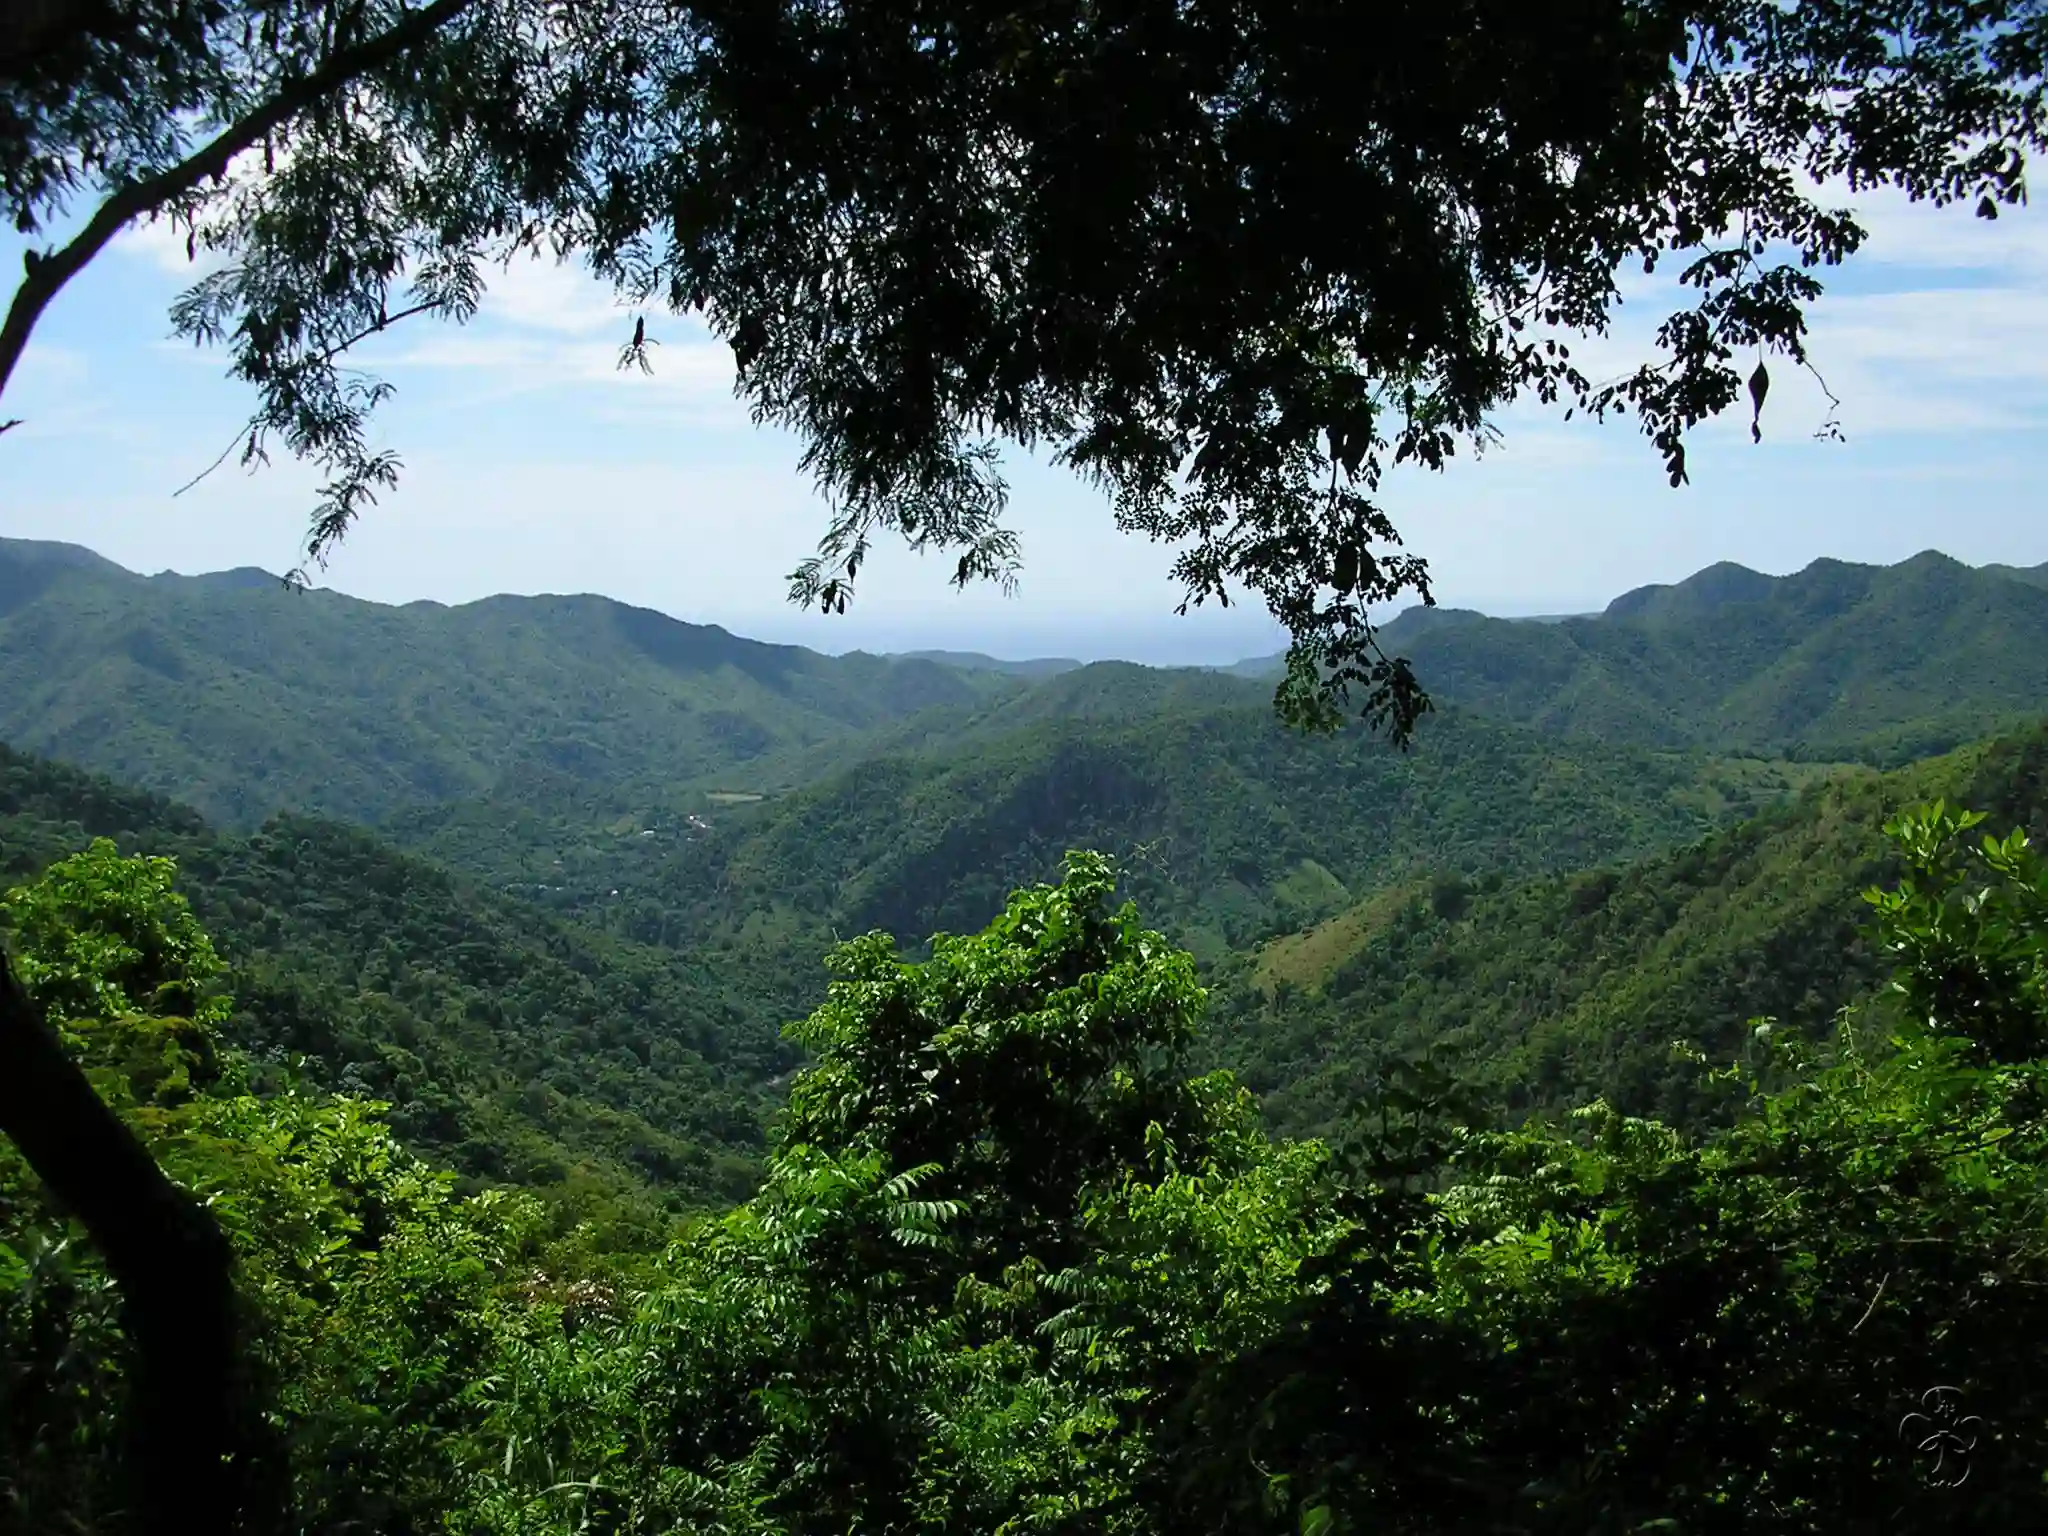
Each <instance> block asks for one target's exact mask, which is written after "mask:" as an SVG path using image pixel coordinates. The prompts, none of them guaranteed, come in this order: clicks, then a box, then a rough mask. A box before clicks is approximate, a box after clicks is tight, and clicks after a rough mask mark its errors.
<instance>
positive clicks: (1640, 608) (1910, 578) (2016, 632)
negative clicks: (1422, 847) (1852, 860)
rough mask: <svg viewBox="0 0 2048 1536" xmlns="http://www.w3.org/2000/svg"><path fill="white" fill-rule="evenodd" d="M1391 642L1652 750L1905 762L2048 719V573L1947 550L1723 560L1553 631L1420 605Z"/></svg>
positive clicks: (1557, 715) (1467, 688) (1449, 675)
mask: <svg viewBox="0 0 2048 1536" xmlns="http://www.w3.org/2000/svg"><path fill="white" fill-rule="evenodd" d="M1382 634H1383V641H1384V643H1385V644H1386V646H1387V648H1388V649H1389V651H1391V652H1394V653H1397V654H1400V655H1405V656H1407V657H1409V658H1410V659H1411V660H1412V661H1413V662H1414V664H1415V667H1416V670H1417V672H1418V673H1419V675H1420V676H1421V677H1422V679H1423V682H1424V684H1425V686H1426V687H1428V689H1429V690H1430V692H1431V694H1432V695H1433V696H1434V697H1435V698H1436V699H1437V700H1438V701H1439V702H1440V703H1444V704H1452V705H1456V706H1458V707H1459V708H1462V709H1469V710H1472V711H1475V712H1477V713H1480V714H1484V715H1487V716H1490V717H1493V718H1497V719H1503V720H1512V721H1516V722H1518V723H1522V724H1526V725H1531V726H1534V727H1536V728H1537V729H1539V730H1543V731H1546V732H1550V733H1554V734H1573V735H1588V736H1595V737H1598V738H1600V739H1602V740H1605V741H1627V742H1633V743H1637V744H1639V745H1645V746H1662V747H1682V746H1700V747H1706V748H1709V749H1711V750H1715V751H1723V752H1728V751H1739V752H1757V753H1770V754H1786V755H1790V756H1796V757H1802V758H1806V759H1809V760H1825V759H1830V758H1850V757H1854V758H1858V759H1861V760H1864V761H1868V762H1871V763H1874V764H1877V765H1880V766H1888V765H1895V764H1898V763H1903V762H1906V761H1909V760H1911V759H1912V758H1914V757H1919V756H1925V755H1928V754H1929V753H1932V752H1939V751H1945V750H1947V749H1948V748H1950V747H1953V746H1956V745H1959V744H1960V743H1962V742H1965V741H1969V740H1972V739H1974V738H1976V737H1978V736H1981V735H1983V734H1984V733H1985V732H1986V731H1988V730H1991V729H1994V728H1996V727H1997V726H1998V725H2000V724H2003V723H2012V722H2014V721H2016V720H2017V719H2019V718H2024V717H2026V716H2029V715H2031V714H2032V713H2034V712H2036V711H2038V710H2039V709H2041V708H2043V707H2048V588H2044V587H2043V585H2042V583H2041V573H2040V572H2039V571H2031V572H2029V571H2013V570H2009V569H2006V568H2000V567H1987V568H1985V569H1983V570H1974V569H1972V568H1970V567H1968V566H1965V565H1962V564H1960V563H1958V562H1957V561H1954V560H1951V559H1949V558H1948V557H1947V556H1945V555H1940V554H1935V553H1933V552H1929V553H1926V554H1922V555H1917V556H1915V557H1914V558H1913V559H1911V560H1908V561H1905V562H1904V563H1902V564H1899V565H1894V566H1871V565H1850V564H1846V563H1844V562H1842V561H1838V560H1820V561H1816V562H1814V564H1812V565H1810V566H1808V567H1807V568H1806V569H1805V570H1803V571H1801V572H1799V573H1798V574H1796V575H1792V576H1785V577H1772V576H1765V575H1761V574H1759V573H1758V572H1755V571H1751V570H1747V569H1745V568H1744V567H1741V566H1736V565H1725V564H1724V565H1717V566H1712V567H1709V568H1708V569H1706V570H1704V571H1700V572H1698V573H1697V574H1695V575H1693V576H1691V577H1689V578H1687V579H1686V580H1685V581H1682V582H1679V583H1678V584H1677V585H1675V586H1653V587H1643V588H1639V589H1638V590H1636V591H1633V592H1629V593H1625V594H1623V595H1622V596H1621V597H1618V598H1616V599H1615V600H1614V601H1613V602H1612V603H1611V604H1609V605H1608V608H1607V610H1606V612H1605V613H1603V614H1600V615H1599V616H1597V617H1591V618H1572V619H1564V620H1561V621H1556V622H1551V623H1541V624H1538V623H1530V622H1526V621H1519V620H1508V619H1490V618H1486V617H1484V616H1482V615H1480V614H1476V613H1469V612H1460V611H1454V610H1445V609H1421V608H1414V609H1410V610H1408V611H1407V612H1405V613H1403V614H1402V615H1400V617H1398V618H1397V619H1395V620H1394V621H1393V622H1391V623H1389V624H1388V625H1387V626H1386V628H1385V630H1384V631H1383V632H1382Z"/></svg>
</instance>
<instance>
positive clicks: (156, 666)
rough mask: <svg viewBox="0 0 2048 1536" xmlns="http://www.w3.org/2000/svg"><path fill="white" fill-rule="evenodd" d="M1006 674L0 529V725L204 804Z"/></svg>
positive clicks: (890, 696)
mask: <svg viewBox="0 0 2048 1536" xmlns="http://www.w3.org/2000/svg"><path fill="white" fill-rule="evenodd" d="M1021 686H1023V685H1022V684H1021V683H1020V682H1019V681H1017V680H1015V679H1012V678H1009V677H1007V676H1006V675H1004V674H1002V673H997V672H971V671H965V670H962V669H960V668H956V667H948V666H940V665H938V664H936V663H933V662H928V661H916V660H887V659H883V658H881V657H875V656H866V655H861V654H858V653H856V654H854V655H850V656H842V657H832V656H824V655H820V654H819V653H817V652H815V651H809V650H804V649H801V648H799V647H796V646H779V645H764V644H761V643H759V642H757V641H753V640H744V639H740V638H739V637H737V636H734V635H731V634H728V633H727V632H726V631H725V630H723V629H719V628H717V627H715V626H704V625H694V624H684V623H680V622H678V621H677V620H674V619H671V618H668V617H667V616H665V615H663V614H659V613H654V612H651V611H650V610H648V609H644V608H633V607H629V606H627V605H626V604H623V603H615V602H612V601H610V600H609V599H606V598H598V597H535V598H514V597H496V598H487V599H485V600H483V601H481V602H476V603H469V604H465V605H463V606H461V607H455V608H448V607H443V606H441V605H440V604H436V603H412V604H408V605H406V606H404V607H391V606H387V605H383V604H377V603H366V602H359V601H357V600H355V599H353V598H348V597H343V596H340V595H338V594H335V593H331V592H318V591H313V592H292V591H287V590H285V589H284V588H283V586H282V585H281V584H280V583H279V582H277V581H275V580H272V579H270V578H268V577H266V576H265V575H264V574H263V573H262V572H260V571H259V572H227V573H224V574H222V575H218V576H202V577H193V578H186V577H175V576H161V577H154V578H151V577H142V576H137V575H134V574H132V573H130V572H127V571H124V570H122V569H121V568H120V567H118V566H115V565H113V564H111V563H110V562H108V561H105V560H101V559H100V558H98V557H97V556H95V555H92V554H90V553H88V552H87V551H84V550H80V549H77V548H75V547H73V546H69V545H56V544H34V543H24V542H21V541H15V540H9V541H4V542H0V740H5V741H8V742H11V743H12V744H13V745H15V746H16V747H18V748H21V749H24V750H29V751H35V752H39V753H43V754H46V755H49V756H52V757H57V758H62V759H64V760H66V761H71V762H76V763H79V764H81V765H83V766H86V767H91V768H96V769H99V770H101V771H102V772H106V773H110V774H113V775H115V776H117V777H119V778H121V779H123V780H125V781H127V782H130V783H134V784H139V785H142V786H145V787H148V788H151V789H155V790H158V791H160V792H163V793H168V794H173V795H176V796H177V797H178V798H179V799H181V800H183V801H185V802H186V803H188V804H190V805H193V806H195V807H197V808H198V809H200V810H201V811H203V812H204V813H205V814H206V815H208V816H209V817H212V818H214V819H216V820H218V821H220V822H222V823H224V824H226V825H231V826H240V827H250V826H254V825H255V824H257V823H258V822H260V821H262V820H263V818H264V817H266V816H268V815H270V814H271V813H272V812H274V811H278V810H295V811H308V812H317V813H322V814H328V815H334V816H339V817H344V818H346V819H349V820H352V821H357V822H363V823H369V824H376V823H378V822H381V821H383V820H385V819H386V818H388V817H390V816H392V815H394V814H396V813H399V812H401V811H404V810H407V809H412V808H416V807H419V806H422V805H431V804H438V803H442V802H445V801H448V800H454V799H461V798H467V797H472V796H480V795H490V796H494V797H498V798H500V799H503V800H508V801H514V802H519V803H530V802H535V801H546V800H548V799H550V798H551V797H557V796H563V795H578V794H586V795H587V794H591V793H597V794H601V795H606V794H609V795H624V796H626V797H627V798H629V799H630V798H631V796H632V786H634V785H635V784H645V783H648V782H654V783H658V784H663V785H666V784H669V783H673V782H676V781H687V780H692V779H698V778H703V777H706V776H716V775H718V774H720V773H724V772H728V771H733V770H738V769H741V768H743V767H744V766H745V765H748V764H752V763H755V762H757V761H759V760H761V759H764V758H766V757H769V756H771V755H772V754H774V753H776V752H779V751H787V750H790V749H795V748H800V747H803V746H807V745H810V744H813V743H816V742H820V741H825V740H831V739H837V738H841V737H844V736H846V735H848V734H850V733H854V732H858V731H861V730H864V729H867V728H871V727H874V726H877V725H882V724H885V723H888V722H890V721H894V720H899V719H902V718H904V717H906V716H909V715H912V714H915V713H917V712H918V711H921V710H927V709H931V708H933V707H935V706H942V705H961V704H967V703H971V702H973V701H975V700H977V699H982V698H989V697H999V696H1002V695H1003V694H1004V693H1006V692H1010V691H1015V690H1016V689H1018V688H1020V687H1021Z"/></svg>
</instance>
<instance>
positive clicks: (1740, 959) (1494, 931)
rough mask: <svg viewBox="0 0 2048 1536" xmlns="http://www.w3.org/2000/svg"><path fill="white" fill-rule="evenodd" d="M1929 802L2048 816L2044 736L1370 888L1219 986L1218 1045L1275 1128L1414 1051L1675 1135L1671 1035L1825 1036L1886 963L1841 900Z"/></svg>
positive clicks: (1530, 1097) (1702, 1040)
mask: <svg viewBox="0 0 2048 1536" xmlns="http://www.w3.org/2000/svg"><path fill="white" fill-rule="evenodd" d="M1934 800H1946V801H1947V802H1948V803H1949V804H1951V805H1963V806H1973V807H1978V808H1980V809H1982V810H1983V811H1985V812H1986V813H1987V814H1988V815H1989V817H1990V820H1991V822H1992V824H1993V825H1994V826H1996V827H1998V828H1999V829H2000V830H2001V831H2002V830H2004V829H2006V828H2009V827H2014V826H2017V827H2042V826H2048V725H2043V726H2037V727H2035V728H2034V729H2032V730H2030V731H2027V732H2025V733H2022V734H2019V735H2014V736H2010V737H2006V738H2003V739H2000V740H1997V741H1993V742H1988V743H1984V744H1981V745H1977V746H1972V747H1968V748H1965V749H1963V750H1961V751H1958V752H1955V753H1952V754H1950V755H1948V756H1945V757H1941V758H1937V759H1934V760H1931V761H1928V762H1924V763H1919V764H1915V765H1913V766H1912V767H1909V768H1905V769H1900V770H1896V771H1893V772H1889V773H1871V772H1866V773H1856V774H1847V775H1837V776H1834V777H1831V778H1830V779H1828V780H1826V781H1824V782H1822V783H1819V784H1816V785H1814V786H1811V787H1810V788H1808V789H1807V790H1806V791H1804V792H1803V793H1801V794H1800V795H1798V796H1797V797H1796V798H1795V799H1794V800H1793V801H1791V802H1790V803H1789V804H1786V805H1783V806H1780V807H1777V808H1775V809H1773V810H1771V811H1769V812H1767V813H1765V814H1764V815H1762V816H1759V817H1757V818H1755V819H1753V820H1750V821H1748V822H1745V823H1743V824H1742V825H1740V826H1736V827H1731V828H1728V829H1725V830H1723V831H1718V832H1715V833H1713V834H1711V835H1710V836H1707V837H1705V838H1702V839H1700V840H1699V841H1697V842H1694V843H1691V844H1689V845H1688V846H1686V847H1683V848H1677V849H1673V850H1671V851H1668V852H1664V853H1659V854H1655V855H1652V856H1651V857H1648V858H1645V859H1642V860H1640V861H1637V862H1635V863H1632V864H1626V865H1622V864H1613V863H1609V864H1605V865H1603V866H1601V867H1589V868H1586V869H1584V870H1581V871H1578V872H1576V873H1573V874H1570V875H1565V876H1559V877H1551V878H1544V879H1537V880H1514V879H1507V878H1503V876H1502V875H1501V874H1500V873H1499V872H1498V871H1494V872H1490V873H1488V874H1486V875H1484V876H1482V877H1481V878H1479V879H1477V880H1474V879H1469V878H1460V877H1437V878H1434V879H1430V880H1424V881H1418V882H1414V883H1411V884H1409V885H1406V886H1399V887H1395V888H1392V889H1389V890H1386V891H1382V892H1379V893H1376V894H1375V895H1373V896H1371V897H1369V898H1368V899H1367V900H1366V901H1365V902H1363V903H1361V904H1360V905H1358V906H1357V907H1354V908H1353V909H1351V910H1349V911H1347V912H1344V913H1341V914H1339V915H1337V916H1335V917H1333V918H1331V919H1329V920H1328V921H1327V922H1325V923H1323V924H1321V925H1319V926H1318V927H1317V928H1315V929H1313V930H1311V931H1310V932H1308V933H1305V934H1301V935H1295V936H1289V937H1286V938H1282V939H1278V940H1275V941H1274V942H1272V943H1270V944H1268V945H1266V946H1264V947H1263V948H1262V949H1261V950H1260V951H1259V952H1258V953H1257V954H1256V955H1255V956H1253V957H1251V958H1250V960H1249V961H1248V963H1247V964H1246V965H1245V966H1244V967H1242V968H1241V969H1239V970H1238V971H1237V972H1235V973H1234V976H1233V984H1232V985H1231V986H1230V987H1229V988H1228V989H1227V990H1226V993H1225V999H1226V1001H1225V1002H1224V1003H1223V1006H1221V1007H1220V1008H1219V1011H1218V1018H1219V1031H1218V1040H1217V1043H1216V1044H1217V1050H1218V1052H1219V1054H1220V1055H1221V1057H1222V1059H1224V1060H1226V1061H1228V1062H1229V1063H1230V1064H1231V1065H1232V1066H1233V1067H1234V1068H1236V1069H1237V1070H1238V1071H1240V1072H1241V1073H1243V1075H1244V1077H1245V1079H1246V1081H1247V1082H1248V1083H1250V1084H1251V1085H1252V1086H1253V1087H1254V1088H1256V1089H1257V1090H1259V1091H1260V1093H1261V1095H1262V1097H1263V1099H1264V1102H1265V1104H1266V1106H1267V1109H1268V1112H1269V1114H1270V1115H1271V1117H1272V1119H1273V1121H1274V1123H1275V1124H1276V1125H1277V1126H1280V1127H1283V1128H1285V1129H1287V1130H1289V1131H1293V1132H1299V1133H1303V1134H1325V1133H1328V1132H1330V1131H1332V1130H1334V1129H1336V1128H1337V1127H1338V1126H1339V1125H1340V1123H1341V1122H1342V1120H1343V1118H1344V1116H1345V1115H1346V1114H1347V1113H1348V1112H1349V1111H1350V1110H1351V1108H1352V1107H1353V1106H1355V1105H1357V1104H1359V1103H1361V1102H1367V1101H1370V1099H1371V1098H1372V1096H1373V1091H1374V1089H1375V1087H1376V1085H1377V1084H1378V1083H1379V1082H1381V1081H1382V1080H1383V1073H1384V1072H1385V1070H1386V1069H1387V1068H1388V1066H1389V1065H1390V1064H1391V1063H1393V1062H1396V1061H1399V1060H1403V1059H1412V1058H1415V1057H1418V1056H1422V1055H1425V1054H1429V1055H1433V1056H1434V1057H1436V1058H1437V1060H1438V1062H1439V1064H1440V1065H1441V1066H1442V1067H1444V1068H1445V1069H1446V1070H1447V1071H1450V1072H1453V1073H1455V1074H1457V1075H1459V1076H1462V1077H1464V1078H1466V1079H1467V1080H1468V1081H1471V1082H1473V1083H1475V1084H1476V1085H1478V1086H1479V1087H1480V1088H1482V1089H1483V1091H1484V1097H1485V1098H1486V1099H1487V1100H1488V1101H1489V1102H1495V1103H1499V1104H1502V1105H1504V1106H1506V1107H1509V1108H1511V1109H1514V1110H1516V1111H1525V1110H1529V1109H1536V1108H1541V1109H1556V1108H1558V1107H1560V1106H1562V1105H1566V1104H1569V1103H1573V1102H1579V1101H1582V1100H1584V1099H1585V1098H1586V1097H1588V1096H1589V1095H1593V1094H1603V1095H1605V1096H1607V1097H1608V1098H1609V1099H1610V1100H1611V1101H1612V1102H1614V1103H1615V1104H1617V1105H1618V1106H1620V1107H1622V1108H1623V1109H1625V1110H1627V1111H1629V1112H1630V1113H1640V1114H1654V1115H1657V1116H1659V1117H1661V1118H1665V1119H1670V1120H1675V1121H1678V1122H1680V1123H1688V1122H1691V1121H1693V1120H1695V1119H1696V1118H1697V1117H1698V1115H1699V1114H1700V1113H1701V1112H1702V1100H1701V1098H1700V1097H1699V1095H1700V1092H1701V1076H1700V1073H1699V1072H1698V1070H1697V1069H1696V1067H1694V1066H1693V1065H1691V1064H1689V1063H1687V1062H1685V1061H1682V1060H1679V1059H1677V1058H1675V1057H1674V1055H1673V1052H1672V1048H1673V1046H1674V1045H1679V1044H1683V1045H1686V1046H1690V1047H1692V1048H1694V1049H1696V1050H1700V1051H1704V1052H1705V1053H1706V1055H1707V1056H1708V1057H1709V1058H1711V1059H1714V1060H1717V1061H1718V1060H1722V1059H1725V1058H1728V1057H1730V1056H1731V1055H1734V1054H1738V1053H1739V1052H1740V1050H1741V1047H1742V1040H1743V1035H1744V1032H1745V1029H1746V1027H1747V1025H1748V1022H1749V1021H1750V1020H1752V1019H1756V1018H1759V1017H1771V1018H1777V1019H1781V1020H1784V1021H1786V1023H1787V1025H1788V1027H1797V1028H1804V1029H1809V1030H1810V1029H1815V1028H1824V1027H1826V1026H1827V1025H1828V1023H1829V1021H1830V1020H1832V1018H1833V1017H1834V1015H1835V1013H1836V1012H1837V1011H1838V1010H1839V1009H1841V1008H1843V1007H1846V1006H1848V1005H1850V1004H1852V1003H1857V1002H1863V1001H1868V1000H1869V999H1870V997H1871V994H1872V992H1873V989H1874V988H1875V986H1876V984H1877V981H1878V979H1879V978H1880V977H1881V976H1882V975H1883V974H1884V971H1885V969H1886V960H1885V957H1884V956H1882V955H1881V954H1879V953H1878V951H1877V950H1876V948H1875V947H1874V944H1873V942H1872V935H1871V916H1872V915H1871V914H1870V913H1869V912H1868V911H1867V909H1866V908H1865V907H1864V904H1863V902H1862V901H1861V899H1860V898H1861V895H1862V893H1863V892H1864V891H1865V890H1867V889H1869V888H1870V887H1872V886H1874V885H1881V884H1890V883H1892V882H1893V881H1894V880H1895V879H1896V878H1897V874H1898V869H1899V865H1898V861H1897V856H1896V852H1895V850H1894V849H1893V848H1892V847H1891V845H1890V844H1889V843H1887V841H1886V839H1885V836H1884V832H1883V828H1884V825H1885V822H1886V821H1887V819H1888V818H1890V817H1892V816H1894V815H1896V814H1897V813H1899V812H1900V811H1902V810H1904V809H1906V808H1908V807H1911V806H1914V805H1918V804H1924V803H1926V802H1929V801H1934Z"/></svg>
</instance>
